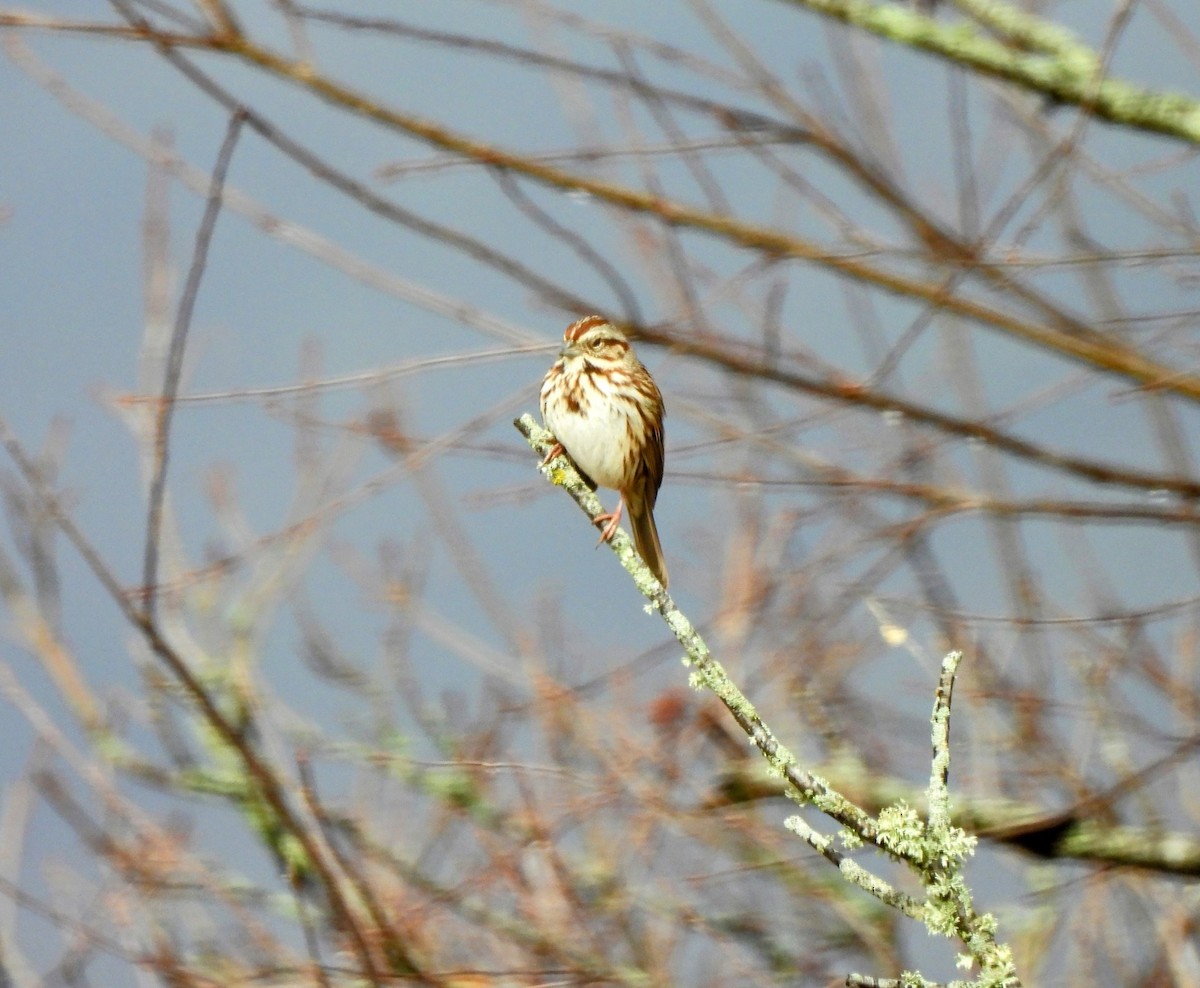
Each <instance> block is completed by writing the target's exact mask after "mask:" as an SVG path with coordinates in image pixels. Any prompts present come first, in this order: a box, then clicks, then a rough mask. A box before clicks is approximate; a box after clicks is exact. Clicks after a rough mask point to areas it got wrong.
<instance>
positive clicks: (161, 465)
mask: <svg viewBox="0 0 1200 988" xmlns="http://www.w3.org/2000/svg"><path fill="white" fill-rule="evenodd" d="M244 119H245V115H244V114H243V113H241V112H240V111H235V112H234V114H233V116H232V117H230V119H229V126H228V128H227V130H226V132H225V140H224V142H223V143H222V144H221V150H220V153H219V154H218V155H217V164H216V167H215V168H214V169H213V173H212V181H211V184H210V186H209V191H208V201H207V203H206V204H205V208H204V216H203V217H202V218H201V220H200V227H199V229H198V230H197V232H196V246H195V249H194V252H193V255H192V265H191V268H190V269H189V270H188V276H187V282H186V283H185V284H184V288H183V295H182V296H181V298H180V300H179V310H178V312H177V313H176V316H175V327H174V329H173V330H172V332H171V342H170V345H169V347H168V349H167V358H166V366H165V369H164V378H163V388H162V396H161V397H160V398H159V400H158V404H157V408H156V411H157V414H156V415H155V418H154V469H153V476H152V477H151V479H150V496H149V501H150V504H149V509H148V511H147V513H146V548H145V553H144V556H143V561H142V589H143V592H144V593H145V608H146V616H147V617H148V618H150V619H151V620H153V618H154V611H155V604H156V603H157V588H156V586H155V584H156V583H157V581H158V547H159V539H160V538H161V535H162V519H163V502H164V499H165V497H166V490H167V464H168V462H169V460H170V456H169V454H170V438H171V420H172V418H173V417H174V415H175V396H176V395H177V394H178V393H179V378H180V375H181V374H182V373H183V354H184V350H185V349H186V347H187V334H188V329H189V327H190V326H191V323H192V312H193V311H194V310H195V307H196V296H197V295H198V294H199V292H200V281H201V279H202V278H203V277H204V267H205V264H206V262H207V260H208V247H209V244H210V243H211V242H212V236H213V232H214V230H215V229H216V225H217V215H218V214H219V213H220V211H221V202H222V191H223V189H224V186H225V174H226V172H227V171H228V170H229V163H230V161H231V160H232V159H233V149H234V146H235V145H236V144H237V139H238V134H239V133H240V131H241V128H242V121H243V120H244Z"/></svg>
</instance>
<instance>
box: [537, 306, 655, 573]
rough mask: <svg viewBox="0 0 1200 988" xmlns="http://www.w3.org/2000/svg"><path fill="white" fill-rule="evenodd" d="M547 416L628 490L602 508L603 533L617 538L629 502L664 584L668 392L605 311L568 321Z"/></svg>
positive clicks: (549, 378)
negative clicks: (659, 508)
mask: <svg viewBox="0 0 1200 988" xmlns="http://www.w3.org/2000/svg"><path fill="white" fill-rule="evenodd" d="M541 405H542V419H543V421H545V423H546V428H548V429H549V430H550V431H551V432H553V433H554V438H555V439H556V440H557V441H558V446H557V447H556V448H555V449H554V450H552V451H551V454H550V457H547V459H550V458H552V457H553V456H555V455H557V453H558V451H559V449H560V448H561V449H563V450H565V451H566V452H567V454H568V455H569V456H570V457H571V459H572V460H573V461H574V463H575V465H576V466H577V467H578V468H579V471H580V473H582V474H583V475H584V477H585V478H586V479H587V480H588V481H589V482H590V483H591V484H592V485H593V486H595V485H599V486H601V487H609V488H612V489H613V490H615V491H617V492H618V493H619V494H620V495H621V499H620V501H619V502H618V503H617V510H616V511H614V512H613V513H612V514H610V515H602V516H601V517H600V518H598V519H597V521H604V522H606V523H607V524H605V526H604V529H603V531H602V532H601V535H600V538H601V540H602V541H603V540H607V539H610V538H612V535H613V533H614V532H615V531H616V530H617V525H618V524H619V522H620V520H621V512H622V510H623V509H624V508H626V507H628V509H629V522H630V525H631V527H632V528H633V544H634V546H635V547H636V548H637V551H638V554H639V555H640V556H641V557H642V559H644V560H645V561H646V565H648V566H649V567H650V569H651V570H652V571H653V573H654V575H655V576H657V577H658V579H659V581H660V582H661V583H662V585H663V586H664V587H665V586H666V585H667V564H666V562H665V561H664V560H663V554H662V545H661V544H660V543H659V541H658V529H657V527H656V526H655V524H654V504H655V502H656V501H657V499H658V489H659V487H660V486H662V478H663V418H664V417H665V415H666V412H665V410H664V408H663V399H662V394H661V393H660V392H659V390H658V385H656V384H655V383H654V378H652V377H651V376H650V372H649V371H647V370H646V368H645V367H643V366H642V362H641V361H640V360H638V358H637V354H635V353H634V352H633V348H632V347H631V346H630V345H629V340H627V339H626V338H625V334H624V333H622V332H621V331H620V330H619V329H617V328H616V327H614V326H613V325H611V324H610V323H609V321H608V320H607V319H605V318H604V317H603V316H585V317H584V318H582V319H579V320H577V321H575V322H573V323H571V325H570V326H568V327H567V329H566V332H564V333H563V346H562V349H561V350H560V351H559V359H558V360H557V361H556V362H555V364H554V366H553V367H551V368H550V370H549V371H547V373H546V377H545V379H544V380H543V381H542V393H541Z"/></svg>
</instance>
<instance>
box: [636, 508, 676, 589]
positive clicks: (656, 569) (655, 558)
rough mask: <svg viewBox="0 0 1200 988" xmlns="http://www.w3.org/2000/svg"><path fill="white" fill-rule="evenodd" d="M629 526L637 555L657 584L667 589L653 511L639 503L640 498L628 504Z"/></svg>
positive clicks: (664, 565) (665, 567) (665, 570)
mask: <svg viewBox="0 0 1200 988" xmlns="http://www.w3.org/2000/svg"><path fill="white" fill-rule="evenodd" d="M629 524H630V526H631V527H632V528H633V544H634V547H635V548H636V549H637V551H638V555H639V556H641V557H642V559H644V560H645V561H646V565H647V566H649V567H650V571H651V572H652V573H653V574H654V575H655V576H657V577H658V582H659V583H661V584H662V585H663V589H664V590H665V589H666V587H667V563H666V560H665V559H663V551H662V543H661V542H659V541H658V528H657V526H655V524H654V509H653V508H650V507H647V506H646V505H645V504H643V503H641V499H640V498H636V499H632V500H630V502H629Z"/></svg>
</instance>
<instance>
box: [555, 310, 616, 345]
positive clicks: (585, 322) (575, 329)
mask: <svg viewBox="0 0 1200 988" xmlns="http://www.w3.org/2000/svg"><path fill="white" fill-rule="evenodd" d="M607 322H608V320H607V319H605V318H604V317H603V316H584V317H583V318H582V319H579V320H577V321H575V322H573V323H571V325H570V326H568V327H567V331H566V332H565V333H563V339H564V340H570V341H571V342H572V343H574V342H576V341H578V339H579V338H580V337H581V336H582V335H583V334H584V333H586V332H587V331H588V330H589V329H595V328H596V327H597V326H603V325H605V324H607Z"/></svg>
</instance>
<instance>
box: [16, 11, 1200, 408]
mask: <svg viewBox="0 0 1200 988" xmlns="http://www.w3.org/2000/svg"><path fill="white" fill-rule="evenodd" d="M113 3H114V5H115V6H116V7H117V8H118V9H119V10H120V11H121V12H122V14H123V15H124V16H125V17H126V18H127V19H128V20H129V22H130V24H131V26H132V27H133V28H135V29H136V30H135V32H134V35H133V36H134V37H135V38H138V39H141V40H146V41H149V42H150V43H152V44H154V45H155V46H156V47H157V48H158V49H159V51H160V52H162V53H163V54H164V55H165V56H168V57H169V60H170V61H171V62H172V64H174V65H175V66H176V67H177V68H179V69H180V70H181V71H183V72H184V73H185V74H186V75H188V76H189V77H190V78H191V79H192V80H193V81H194V82H196V83H197V84H199V85H201V86H202V88H205V89H206V90H207V91H208V92H209V94H210V95H215V94H216V92H217V90H218V87H216V86H215V84H214V83H213V82H212V81H211V80H207V79H206V77H205V76H204V75H203V74H202V73H200V72H199V70H198V69H197V68H196V67H195V66H193V65H191V64H190V63H189V62H187V61H186V59H183V58H182V57H181V56H179V55H178V53H177V51H176V49H178V48H181V47H188V48H196V49H200V50H207V51H212V52H218V53H226V54H229V55H232V56H235V57H237V58H239V59H242V60H243V61H246V62H249V63H251V64H253V65H256V66H258V67H259V68H260V69H262V70H264V71H266V72H268V73H270V74H271V75H274V76H277V77H279V78H281V79H285V80H287V81H289V82H292V83H294V84H295V85H297V86H300V87H301V88H303V89H306V90H308V91H309V92H311V93H312V94H314V95H315V96H317V97H319V98H321V99H323V100H325V101H326V102H328V103H330V104H332V105H334V106H338V107H341V108H342V109H344V110H347V111H348V112H351V113H354V114H357V115H359V116H362V117H365V118H367V119H370V120H374V121H375V122H377V123H379V124H382V125H384V126H387V127H390V128H393V129H395V130H398V131H402V132H404V133H406V134H409V135H410V136H412V137H415V138H417V139H419V140H421V141H424V142H425V143H428V144H430V145H432V146H434V147H439V148H442V149H443V150H446V151H450V152H452V153H454V154H457V155H461V156H463V157H467V158H470V159H473V160H475V161H478V162H479V163H481V164H485V165H489V166H492V167H495V168H502V169H505V170H508V171H511V172H513V173H515V174H519V175H524V176H526V177H527V178H530V179H533V180H535V181H537V182H539V183H541V184H544V185H547V186H550V187H552V188H557V189H560V190H563V191H580V192H587V193H588V194H590V195H592V196H594V197H595V198H596V199H598V200H600V201H602V202H607V203H609V204H611V205H615V206H618V207H620V208H623V209H627V210H630V211H632V212H635V213H644V214H648V215H652V216H655V217H657V218H658V219H660V220H661V221H662V222H663V223H665V224H667V225H668V226H670V227H686V228H690V229H694V230H697V231H700V232H703V233H707V234H710V235H712V236H715V237H718V238H719V239H722V240H725V241H728V242H729V243H731V244H733V245H736V246H739V247H743V248H747V249H749V250H753V251H757V252H759V253H762V254H765V255H768V256H772V257H778V258H792V259H796V260H803V261H808V262H811V263H813V264H816V265H818V266H820V267H824V268H828V269H830V270H832V271H835V272H837V273H839V274H841V275H845V276H847V277H849V278H851V279H854V280H856V281H861V282H864V283H866V284H870V285H873V286H875V287H876V288H879V289H881V290H883V291H885V292H888V293H891V294H895V295H899V296H903V297H908V298H911V299H915V300H919V301H922V302H925V303H926V304H928V305H931V306H932V307H934V308H935V309H938V310H941V311H945V312H948V313H953V314H955V315H959V316H961V317H963V318H965V319H968V320H970V321H972V322H975V323H978V324H980V325H983V326H986V327H989V328H992V329H996V330H1000V331H1002V332H1004V333H1007V334H1009V335H1012V336H1014V337H1016V338H1018V339H1021V340H1024V341H1025V342H1028V343H1032V344H1034V345H1036V346H1040V347H1044V348H1046V349H1048V350H1051V351H1054V352H1056V353H1058V354H1060V355H1062V356H1064V357H1067V358H1069V359H1072V360H1076V361H1080V362H1082V363H1084V364H1086V365H1088V366H1091V367H1094V368H1096V369H1098V370H1101V371H1103V372H1105V373H1109V374H1114V375H1117V376H1120V377H1123V378H1126V379H1129V380H1132V381H1135V382H1137V383H1138V384H1140V385H1142V386H1146V387H1151V388H1155V389H1158V390H1161V391H1167V392H1173V393H1176V394H1179V395H1181V396H1184V397H1186V398H1188V399H1190V400H1192V401H1200V377H1197V376H1196V375H1195V374H1191V373H1188V372H1186V371H1183V370H1180V369H1178V368H1174V367H1170V366H1168V365H1164V364H1161V363H1159V362H1158V361H1156V360H1154V359H1153V358H1151V357H1149V356H1147V355H1146V354H1144V353H1142V352H1140V351H1138V350H1137V349H1135V348H1134V347H1131V346H1129V345H1128V344H1127V343H1125V342H1124V341H1123V340H1121V339H1119V338H1117V337H1116V336H1111V335H1106V334H1103V333H1100V332H1097V331H1096V330H1094V329H1092V328H1090V327H1089V326H1087V325H1086V324H1084V323H1081V322H1079V321H1078V320H1074V319H1071V318H1070V317H1068V316H1066V315H1065V314H1062V313H1058V314H1057V315H1055V316H1052V317H1051V320H1050V321H1051V323H1052V325H1043V324H1040V323H1038V322H1031V321H1030V320H1028V319H1026V318H1023V317H1022V316H1020V315H1017V314H1015V313H1013V312H1010V311H1006V310H1004V309H1000V308H996V307H994V306H993V305H991V304H989V303H987V302H983V301H980V300H977V299H974V298H970V297H968V296H965V295H962V294H960V293H957V292H955V291H953V290H952V286H951V285H950V284H947V283H946V282H944V281H941V280H931V281H926V280H922V279H918V278H912V277H909V276H908V275H905V274H901V273H898V272H895V271H891V270H887V269H885V268H882V267H878V266H876V265H873V264H870V263H867V262H866V261H864V260H862V259H860V258H858V257H855V256H850V255H846V254H844V253H835V252H831V251H830V249H829V248H828V247H826V246H824V245H822V244H818V243H815V242H813V241H809V240H805V239H802V238H800V237H796V236H794V235H792V234H790V233H787V232H785V231H783V230H779V229H775V228H772V227H765V226H759V225H757V224H753V223H748V222H743V221H741V220H739V219H737V218H735V217H733V216H729V215H726V214H717V213H712V212H709V211H707V210H703V209H699V208H696V207H694V206H690V205H687V204H685V203H682V202H680V201H678V200H673V199H668V198H665V197H664V196H660V195H655V194H652V193H648V192H642V191H639V190H637V189H634V188H631V187H629V186H626V185H619V184H614V183H611V182H605V181H601V180H599V179H594V178H591V177H589V176H585V175H579V174H576V173H574V172H569V171H563V170H562V169H560V168H556V167H554V166H553V165H551V164H548V163H546V162H545V161H542V160H538V159H537V158H536V157H531V156H529V155H526V154H522V153H518V152H514V151H510V150H507V149H504V148H501V147H498V146H496V145H494V144H490V143H487V142H484V141H479V140H475V139H473V138H471V137H468V136H467V135H464V134H461V133H458V132H456V131H454V130H452V129H450V128H449V127H445V126H443V125H441V124H440V123H438V122H435V121H432V120H429V119H427V118H425V117H421V116H417V115H414V114H409V113H404V112H402V111H400V110H395V109H392V108H391V107H388V106H385V105H383V104H382V103H380V102H378V101H377V100H376V99H375V98H374V97H372V96H370V95H368V94H367V93H364V92H361V91H358V90H355V89H352V88H350V87H349V86H346V85H343V84H341V83H339V82H338V81H336V80H334V79H333V78H331V77H329V76H325V75H322V74H319V73H317V72H315V71H314V69H313V66H312V65H311V64H310V63H309V62H308V61H302V60H297V59H292V58H288V57H287V56H285V55H283V54H281V53H279V52H276V51H273V50H272V49H269V48H267V47H265V46H263V45H259V44H256V43H255V42H254V41H252V40H251V39H250V38H248V37H246V36H245V35H220V36H212V35H210V34H205V35H202V36H193V37H189V38H181V37H180V36H179V35H178V34H176V33H172V32H159V31H157V30H156V28H155V27H154V26H153V25H152V24H151V23H150V22H148V21H147V20H146V19H145V18H143V17H141V16H140V15H139V14H138V13H137V12H136V10H135V9H134V8H133V7H131V6H130V5H129V4H128V3H127V2H126V0H113ZM829 6H831V7H838V8H840V7H841V6H843V5H842V4H839V3H830V4H829ZM854 7H855V9H859V8H862V9H864V10H876V9H884V8H875V7H873V6H867V5H863V4H861V3H859V4H855V5H854ZM886 9H887V10H889V11H900V12H901V14H903V15H904V17H910V18H911V17H917V18H919V19H920V20H921V21H928V22H929V23H930V24H934V26H936V22H932V21H929V19H928V18H922V17H921V15H917V14H913V13H912V12H907V11H903V10H902V8H899V7H895V6H893V5H888V6H887V8H886ZM902 20H903V17H902ZM5 23H6V22H5V19H4V15H0V27H3V26H5ZM9 26H21V25H19V24H18V23H16V22H9ZM1089 78H1090V77H1089ZM1101 88H1103V87H1101ZM222 102H223V104H224V105H226V107H227V108H228V109H232V106H233V105H237V101H236V100H232V99H231V98H228V97H227V98H225V99H223V100H222ZM1198 113H1200V111H1198ZM248 120H249V122H250V123H251V125H252V126H254V128H255V129H256V130H258V131H259V132H260V133H262V134H263V136H268V134H269V132H270V131H273V130H274V128H273V127H271V126H270V125H268V124H266V122H265V121H263V120H261V119H258V120H256V119H255V117H254V116H253V115H250V116H249V117H248ZM268 139H271V138H268ZM289 153H291V154H292V155H293V156H294V157H295V156H296V150H295V148H293V150H292V151H291V152H289ZM306 157H308V158H309V159H310V161H311V158H312V156H311V155H307V156H306ZM310 167H311V165H310ZM324 171H326V172H327V171H328V170H327V169H324ZM323 177H326V178H331V176H329V175H328V174H326V175H324V176H323ZM331 180H332V179H331ZM335 184H337V185H338V187H339V188H342V189H343V191H346V190H347V181H346V180H345V179H344V178H343V179H342V180H340V181H338V182H336V183H335ZM355 197H356V198H358V199H359V200H360V201H364V202H366V201H367V200H368V199H370V200H374V201H376V202H377V203H378V202H379V197H378V196H375V195H374V194H369V193H367V192H366V191H365V189H363V188H358V189H357V190H356V192H355ZM388 207H389V208H390V210H391V211H393V212H398V211H399V210H398V209H397V207H395V206H393V205H391V204H388ZM374 208H375V209H376V211H379V208H380V207H379V206H378V205H376V206H375V207H374ZM563 295H564V293H562V292H561V290H558V289H555V290H552V291H549V292H548V293H547V297H548V298H555V299H558V300H562V299H563ZM583 308H586V307H582V308H577V311H583Z"/></svg>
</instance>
